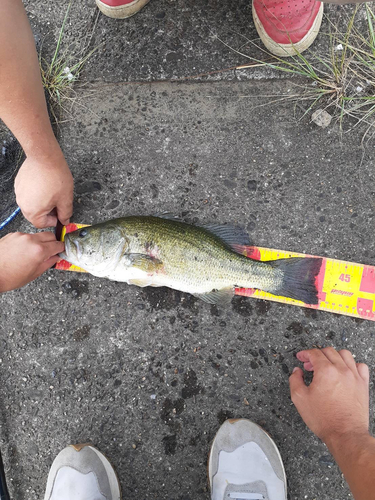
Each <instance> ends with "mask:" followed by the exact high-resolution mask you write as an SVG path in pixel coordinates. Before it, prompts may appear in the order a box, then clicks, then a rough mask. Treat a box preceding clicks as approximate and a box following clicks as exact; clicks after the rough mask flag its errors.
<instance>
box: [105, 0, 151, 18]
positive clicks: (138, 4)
mask: <svg viewBox="0 0 375 500" xmlns="http://www.w3.org/2000/svg"><path fill="white" fill-rule="evenodd" d="M149 1H150V0H134V1H133V2H131V3H128V4H126V5H119V6H117V7H111V6H110V5H107V4H106V3H104V2H102V0H96V5H97V6H98V7H99V10H100V11H101V12H103V14H104V15H105V16H108V17H112V18H113V19H126V18H128V17H131V16H134V14H136V13H137V12H139V11H140V10H141V9H142V8H143V7H144V6H145V5H146V4H148V2H149Z"/></svg>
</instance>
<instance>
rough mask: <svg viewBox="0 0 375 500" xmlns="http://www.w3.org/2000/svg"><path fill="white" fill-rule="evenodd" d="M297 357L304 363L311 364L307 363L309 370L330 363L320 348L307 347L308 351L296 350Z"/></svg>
mask: <svg viewBox="0 0 375 500" xmlns="http://www.w3.org/2000/svg"><path fill="white" fill-rule="evenodd" d="M297 359H298V360H299V361H301V362H302V363H305V364H306V363H310V365H311V366H310V365H307V366H308V367H309V368H308V369H309V371H312V370H316V369H317V368H319V367H323V366H326V365H328V364H330V362H329V360H328V359H327V357H326V356H325V355H324V353H323V352H322V351H321V350H320V349H309V350H308V351H300V352H297ZM305 366H306V365H305ZM306 369H307V368H306Z"/></svg>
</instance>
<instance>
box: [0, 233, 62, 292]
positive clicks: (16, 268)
mask: <svg viewBox="0 0 375 500" xmlns="http://www.w3.org/2000/svg"><path fill="white" fill-rule="evenodd" d="M63 251H64V243H62V242H61V241H56V238H55V236H54V234H53V233H51V232H43V233H36V234H24V233H11V234H8V235H6V236H4V238H1V239H0V292H7V291H9V290H14V289H15V288H20V287H22V286H24V285H26V283H29V282H30V281H32V280H34V279H35V278H37V277H38V276H40V275H41V274H42V273H44V271H46V270H47V269H49V268H50V267H51V266H53V265H54V264H56V262H57V261H58V260H59V256H58V255H57V254H58V253H61V252H63Z"/></svg>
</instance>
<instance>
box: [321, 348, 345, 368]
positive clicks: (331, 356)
mask: <svg viewBox="0 0 375 500" xmlns="http://www.w3.org/2000/svg"><path fill="white" fill-rule="evenodd" d="M321 351H322V353H323V354H324V356H326V358H327V359H328V360H329V361H330V362H331V363H332V364H333V365H336V366H341V367H344V365H345V362H344V360H343V359H342V357H341V356H340V354H339V353H338V352H337V351H336V349H334V348H333V347H323V349H322V350H321Z"/></svg>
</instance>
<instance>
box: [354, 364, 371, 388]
mask: <svg viewBox="0 0 375 500" xmlns="http://www.w3.org/2000/svg"><path fill="white" fill-rule="evenodd" d="M357 370H358V373H359V376H360V377H361V378H362V379H363V380H364V381H365V382H367V384H369V382H370V371H369V368H368V366H367V365H366V364H365V363H357Z"/></svg>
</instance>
